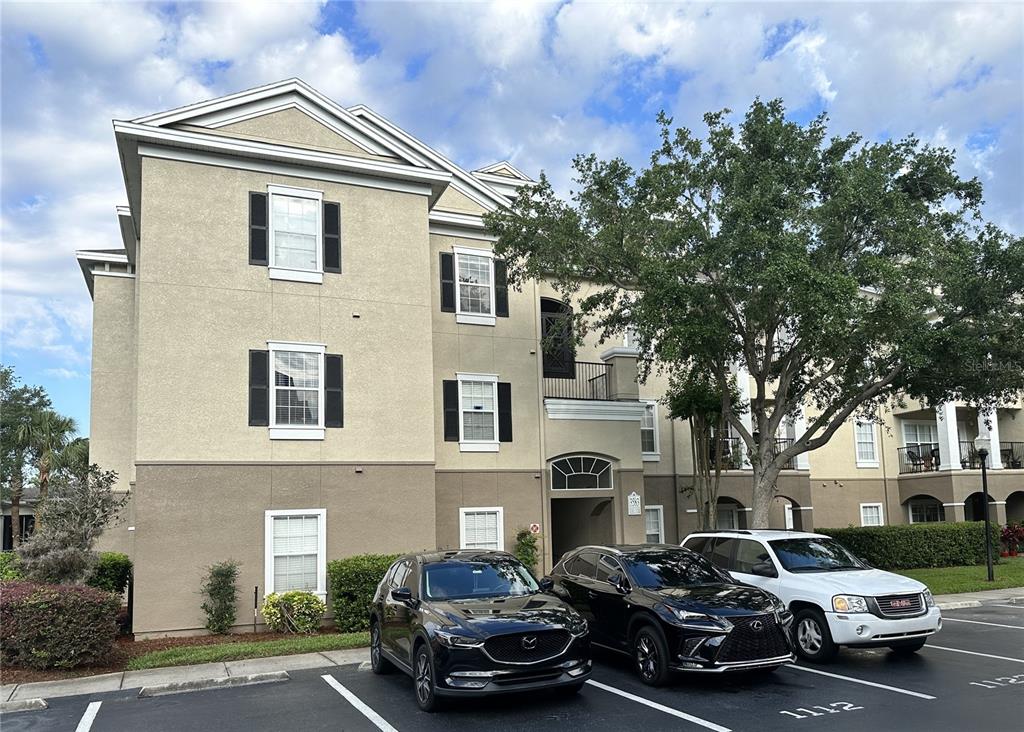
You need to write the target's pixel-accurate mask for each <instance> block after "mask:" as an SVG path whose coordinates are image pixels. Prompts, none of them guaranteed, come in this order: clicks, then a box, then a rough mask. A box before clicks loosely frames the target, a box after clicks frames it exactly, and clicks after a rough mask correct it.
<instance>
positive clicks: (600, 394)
mask: <svg viewBox="0 0 1024 732" xmlns="http://www.w3.org/2000/svg"><path fill="white" fill-rule="evenodd" d="M610 371H611V366H610V365H609V364H606V363H591V362H589V361H577V362H576V368H575V377H574V378H571V379H556V378H545V379H544V396H545V397H546V398H551V399H598V400H607V399H610V398H611V397H610V396H609V395H610V394H611V390H610V388H609V386H610V385H609V379H608V375H609V372H610Z"/></svg>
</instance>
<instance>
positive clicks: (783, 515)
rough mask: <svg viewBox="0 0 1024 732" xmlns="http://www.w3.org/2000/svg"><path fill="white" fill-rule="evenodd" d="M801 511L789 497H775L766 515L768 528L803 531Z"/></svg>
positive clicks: (798, 505)
mask: <svg viewBox="0 0 1024 732" xmlns="http://www.w3.org/2000/svg"><path fill="white" fill-rule="evenodd" d="M803 513H804V512H803V511H801V510H800V504H798V503H797V502H796V501H794V500H793V499H792V498H790V497H789V496H782V495H779V496H775V498H773V499H772V507H771V510H770V511H769V513H768V526H769V527H770V528H773V529H790V530H794V531H802V530H803Z"/></svg>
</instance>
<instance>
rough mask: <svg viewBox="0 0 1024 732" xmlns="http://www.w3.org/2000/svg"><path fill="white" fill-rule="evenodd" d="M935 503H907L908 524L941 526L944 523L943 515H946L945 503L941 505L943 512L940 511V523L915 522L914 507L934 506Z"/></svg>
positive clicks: (917, 501) (919, 501)
mask: <svg viewBox="0 0 1024 732" xmlns="http://www.w3.org/2000/svg"><path fill="white" fill-rule="evenodd" d="M935 503H936V502H932V501H925V500H916V501H907V522H908V523H911V524H941V523H942V522H943V519H942V518H941V514H944V513H945V509H946V504H944V503H940V504H939V505H940V506H941V507H942V510H941V511H939V514H940V518H939V520H938V521H914V506H933V505H935Z"/></svg>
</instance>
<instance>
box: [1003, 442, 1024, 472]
mask: <svg viewBox="0 0 1024 732" xmlns="http://www.w3.org/2000/svg"><path fill="white" fill-rule="evenodd" d="M999 456H1000V457H1001V458H1002V461H1003V467H1004V468H1010V469H1012V470H1021V469H1022V468H1024V442H1000V443H999Z"/></svg>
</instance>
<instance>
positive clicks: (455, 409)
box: [441, 254, 459, 442]
mask: <svg viewBox="0 0 1024 732" xmlns="http://www.w3.org/2000/svg"><path fill="white" fill-rule="evenodd" d="M441 256H444V255H441ZM448 256H449V257H450V256H451V255H450V254H449V255H448ZM442 387H443V388H442V393H443V398H444V441H445V442H458V441H459V382H458V381H449V380H447V379H445V381H444V382H443V383H442Z"/></svg>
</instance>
